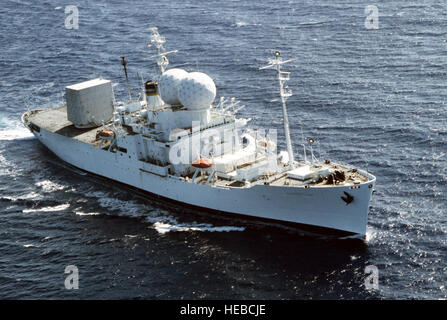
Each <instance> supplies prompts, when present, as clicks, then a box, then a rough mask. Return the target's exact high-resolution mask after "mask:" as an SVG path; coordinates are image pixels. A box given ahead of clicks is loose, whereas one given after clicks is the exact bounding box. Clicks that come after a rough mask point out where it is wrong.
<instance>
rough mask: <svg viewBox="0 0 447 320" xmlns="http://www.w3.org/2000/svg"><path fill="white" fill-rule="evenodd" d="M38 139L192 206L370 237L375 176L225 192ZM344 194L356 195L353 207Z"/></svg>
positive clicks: (88, 166)
mask: <svg viewBox="0 0 447 320" xmlns="http://www.w3.org/2000/svg"><path fill="white" fill-rule="evenodd" d="M32 132H33V134H34V135H35V136H36V137H37V139H38V140H39V141H40V142H41V143H42V144H43V145H45V146H46V147H47V148H48V149H49V150H51V151H52V152H53V153H54V154H56V155H57V156H58V157H59V158H60V159H62V160H63V161H65V162H67V163H69V164H71V165H73V166H75V167H77V168H80V169H82V170H85V171H87V172H91V173H94V174H96V175H99V176H103V177H106V178H109V179H112V180H115V181H118V182H121V183H124V184H127V185H130V186H132V187H136V188H138V189H141V190H144V191H147V192H150V193H152V194H156V195H158V196H161V197H163V198H167V199H171V200H175V201H177V202H181V203H185V204H188V205H191V206H196V207H201V208H205V209H208V210H215V211H221V212H226V213H233V214H241V215H245V216H250V217H254V218H260V219H269V220H276V221H281V222H287V223H296V224H303V225H309V226H313V227H323V228H328V229H329V230H330V229H332V230H338V231H344V232H346V233H352V234H359V235H361V236H364V235H365V232H366V224H367V218H368V207H369V202H370V198H371V194H372V191H373V187H374V183H375V178H374V177H373V176H372V175H370V174H368V173H366V172H363V174H365V175H366V176H368V177H369V179H368V180H369V181H368V182H366V183H361V184H359V185H356V186H334V187H315V188H304V187H300V188H296V187H287V186H271V185H254V186H252V187H249V188H223V187H216V186H209V185H201V184H196V183H192V182H187V181H184V180H182V179H180V178H178V177H176V176H173V175H167V176H160V175H157V174H154V173H150V172H148V171H145V170H144V162H142V161H139V160H135V159H129V158H130V157H128V155H127V154H125V153H120V152H116V153H111V152H107V151H105V150H102V149H99V148H95V147H94V146H92V145H90V144H87V143H84V142H81V141H78V140H76V139H72V138H70V137H67V136H64V135H61V134H58V133H54V132H51V131H47V130H45V129H43V128H40V130H38V131H36V130H32ZM344 192H348V193H349V194H350V195H352V196H353V197H354V199H355V200H354V201H352V202H351V203H349V204H347V203H346V202H345V201H343V200H342V199H341V197H342V196H344Z"/></svg>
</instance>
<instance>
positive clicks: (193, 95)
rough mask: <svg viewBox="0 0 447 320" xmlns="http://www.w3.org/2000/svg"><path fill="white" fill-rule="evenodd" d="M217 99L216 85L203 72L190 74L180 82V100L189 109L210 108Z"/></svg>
mask: <svg viewBox="0 0 447 320" xmlns="http://www.w3.org/2000/svg"><path fill="white" fill-rule="evenodd" d="M215 97H216V85H215V84H214V81H213V79H211V78H210V76H208V75H207V74H205V73H203V72H191V73H188V74H187V76H186V77H185V78H183V79H182V80H181V81H180V84H179V87H178V98H179V100H180V103H181V104H182V105H183V106H184V107H186V108H188V109H193V110H196V109H203V108H208V107H209V106H210V105H211V103H213V101H214V98H215Z"/></svg>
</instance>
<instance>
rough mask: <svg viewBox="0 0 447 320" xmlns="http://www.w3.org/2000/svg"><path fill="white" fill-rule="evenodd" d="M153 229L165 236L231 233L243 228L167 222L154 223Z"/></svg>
mask: <svg viewBox="0 0 447 320" xmlns="http://www.w3.org/2000/svg"><path fill="white" fill-rule="evenodd" d="M154 228H155V230H157V232H158V233H161V234H165V233H168V232H181V231H200V232H205V231H206V232H231V231H244V230H245V228H243V227H231V226H220V227H215V226H212V225H210V224H191V225H187V224H177V225H172V224H170V223H167V222H155V223H154Z"/></svg>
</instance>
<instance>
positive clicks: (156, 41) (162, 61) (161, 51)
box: [150, 27, 178, 74]
mask: <svg viewBox="0 0 447 320" xmlns="http://www.w3.org/2000/svg"><path fill="white" fill-rule="evenodd" d="M150 30H151V32H152V35H151V42H152V44H153V45H155V47H156V48H157V51H158V54H156V55H154V56H152V57H151V58H157V64H158V66H159V67H160V73H161V74H163V72H165V70H166V66H167V65H168V64H169V60H168V58H167V55H168V54H171V53H177V52H178V50H172V51H166V49H165V48H164V47H163V44H164V43H165V42H166V39H165V38H164V37H162V36H161V35H160V34H159V33H158V28H157V27H152V28H150Z"/></svg>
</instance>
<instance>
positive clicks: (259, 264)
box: [0, 0, 447, 299]
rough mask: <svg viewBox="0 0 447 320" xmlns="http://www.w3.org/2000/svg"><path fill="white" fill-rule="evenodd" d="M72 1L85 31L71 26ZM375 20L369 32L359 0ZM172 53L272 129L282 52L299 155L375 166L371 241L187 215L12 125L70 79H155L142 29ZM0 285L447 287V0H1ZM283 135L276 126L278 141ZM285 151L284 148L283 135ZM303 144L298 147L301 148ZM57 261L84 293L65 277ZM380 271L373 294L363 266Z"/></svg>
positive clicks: (138, 294) (399, 291) (386, 292)
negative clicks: (154, 31) (70, 160)
mask: <svg viewBox="0 0 447 320" xmlns="http://www.w3.org/2000/svg"><path fill="white" fill-rule="evenodd" d="M67 5H76V6H77V7H78V9H79V29H77V30H67V29H66V28H65V26H64V21H65V18H66V16H67V15H66V14H65V12H64V9H65V7H66V6H67ZM367 5H376V6H377V7H378V9H379V29H373V30H371V29H366V28H365V18H366V14H365V11H364V10H365V7H366V6H367ZM151 26H158V28H159V31H160V33H161V34H162V35H163V36H165V37H166V39H167V43H166V48H167V49H168V50H173V49H178V50H179V54H175V55H172V56H170V62H171V66H179V67H182V68H185V69H187V70H188V71H202V72H206V73H208V74H209V75H210V76H211V77H212V78H213V79H214V80H215V83H216V85H217V90H218V96H222V95H223V96H228V97H229V96H236V97H237V98H238V99H240V100H241V101H242V103H243V104H245V105H246V106H247V107H246V108H245V109H244V110H243V111H242V112H241V116H245V117H252V118H253V122H252V125H253V126H254V127H269V128H271V127H273V128H277V129H278V131H279V132H282V126H281V108H280V105H279V100H278V98H277V94H276V92H277V89H276V84H275V82H274V81H273V79H274V78H273V74H272V73H271V72H267V71H258V68H259V67H260V66H262V65H264V64H265V62H266V60H267V59H268V58H269V57H271V54H272V50H274V49H280V50H281V51H282V54H283V56H284V57H286V58H287V57H293V58H295V59H296V60H295V62H293V63H292V64H290V65H288V70H289V71H291V72H292V79H291V81H290V82H289V86H290V88H291V89H292V90H293V93H294V95H293V97H291V98H290V99H289V101H288V106H289V116H290V123H291V130H292V135H293V140H294V145H295V149H296V151H297V153H298V152H299V151H300V150H301V149H300V148H299V143H300V139H301V130H302V132H303V135H304V136H312V137H314V138H316V139H317V144H316V145H317V147H316V148H315V149H316V154H317V156H318V157H320V158H323V159H325V158H329V159H334V160H339V161H343V162H347V163H351V164H354V165H357V166H359V167H361V168H365V169H368V170H369V171H370V172H372V173H373V174H375V175H376V176H377V193H376V194H375V195H374V197H373V200H372V202H371V207H370V217H369V222H368V232H367V239H366V241H365V242H361V241H358V240H357V241H353V240H342V239H328V238H323V239H320V238H317V237H314V236H306V235H302V234H301V232H299V231H295V230H286V229H281V228H277V227H272V226H265V225H259V224H253V223H251V222H246V221H241V220H230V219H227V218H221V217H215V216H209V215H206V214H198V213H196V212H191V211H188V210H185V209H183V208H179V207H174V206H172V205H168V204H160V203H157V202H154V201H153V200H150V199H146V198H144V197H142V196H141V195H138V194H136V193H135V192H134V191H132V190H129V189H126V188H124V187H122V186H120V185H115V184H112V183H109V182H107V181H105V180H101V179H98V178H95V177H91V176H88V175H81V174H79V173H78V172H74V171H73V170H70V169H69V168H67V167H66V166H64V165H63V164H61V163H60V161H58V159H57V158H56V157H55V156H54V155H52V154H51V153H50V152H49V151H48V150H46V149H45V148H44V147H43V146H41V145H40V144H39V143H38V141H37V140H36V139H34V138H32V136H30V133H29V132H27V131H26V130H25V129H24V128H23V127H22V126H21V124H20V115H21V114H22V113H23V112H25V111H26V109H27V105H29V107H30V108H31V109H33V108H49V107H53V106H57V105H59V104H62V103H64V88H65V86H67V85H70V84H73V83H76V82H80V81H84V80H88V79H91V78H95V77H98V76H102V77H105V78H108V79H111V80H112V81H113V82H114V83H119V84H118V85H117V86H116V87H115V93H116V96H117V97H118V98H123V99H125V98H126V87H125V82H124V81H123V80H124V79H123V74H122V73H123V72H122V67H121V65H120V56H122V55H125V56H126V57H127V59H128V61H129V65H128V69H129V74H130V82H131V85H132V87H133V92H134V93H135V94H136V92H137V89H138V85H139V83H140V82H139V79H138V77H137V72H140V73H142V75H143V76H144V78H145V79H149V78H150V77H151V76H152V75H154V73H155V71H156V65H155V64H154V63H153V62H152V61H150V59H148V57H149V56H150V55H152V54H154V52H155V51H154V49H153V48H147V44H148V43H149V39H150V38H149V36H150V33H149V31H148V30H147V28H148V27H151ZM0 30H1V32H0V43H1V50H0V75H1V77H0V163H1V165H0V298H3V299H5V298H8V299H11V298H12V299H17V298H19V299H23V298H32V299H35V298H66V299H72V298H73V299H79V298H81V299H86V298H100V299H109V298H145V299H181V298H192V299H202V298H205V299H216V298H228V299H252V298H256V299H321V298H325V299H377V298H378V299H407V298H416V299H439V298H446V297H447V288H446V287H445V286H446V281H447V263H446V260H447V251H446V244H447V221H446V220H447V219H446V213H447V212H446V207H447V198H446V191H447V190H446V189H447V188H446V182H447V178H446V174H447V172H446V171H447V170H446V169H447V160H446V159H447V156H446V153H447V122H446V119H447V105H446V102H447V5H446V4H444V3H442V2H439V1H435V0H427V1H406V0H395V1H375V2H374V3H370V2H369V1H353V0H350V1H348V0H343V1H331V0H317V1H313V0H312V1H310V0H304V1H281V0H280V1H278V0H275V1H270V0H266V1H231V0H228V1H200V2H199V1H191V2H189V1H183V0H182V1H179V0H172V1H166V2H164V1H160V2H159V1H144V0H140V1H117V0H99V1H93V0H91V1H87V0H78V1H76V0H67V1H55V0H54V1H53V0H52V1H48V0H47V1H39V2H36V1H31V0H29V1H26V0H24V1H21V0H14V1H12V0H4V1H2V5H1V6H0ZM280 138H282V137H281V136H280ZM283 147H284V145H283ZM297 156H298V157H301V154H299V155H297ZM67 265H76V266H77V267H78V269H79V289H78V290H71V291H70V290H66V289H65V287H64V280H65V277H66V274H64V270H65V267H66V266H67ZM369 265H374V266H376V267H377V268H378V270H379V289H378V290H367V289H366V288H365V285H364V280H365V277H366V275H365V267H366V266H369Z"/></svg>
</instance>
